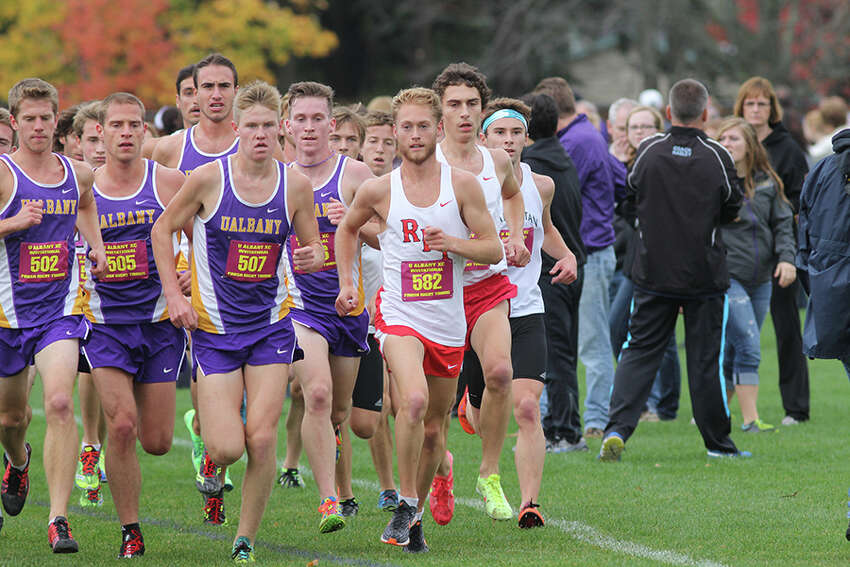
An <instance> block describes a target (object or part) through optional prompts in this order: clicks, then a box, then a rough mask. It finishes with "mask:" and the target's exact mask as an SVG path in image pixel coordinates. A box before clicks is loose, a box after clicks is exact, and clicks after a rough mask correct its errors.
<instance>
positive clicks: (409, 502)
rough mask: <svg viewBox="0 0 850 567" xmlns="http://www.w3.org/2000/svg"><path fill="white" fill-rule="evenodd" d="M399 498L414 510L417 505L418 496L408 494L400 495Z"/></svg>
mask: <svg viewBox="0 0 850 567" xmlns="http://www.w3.org/2000/svg"><path fill="white" fill-rule="evenodd" d="M401 499H402V500H403V501H404V502H407V505H408V506H410V507H411V508H413V509H414V510H416V508H417V506H419V499H418V498H412V497H410V496H402V497H401Z"/></svg>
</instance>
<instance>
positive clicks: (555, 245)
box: [532, 173, 578, 284]
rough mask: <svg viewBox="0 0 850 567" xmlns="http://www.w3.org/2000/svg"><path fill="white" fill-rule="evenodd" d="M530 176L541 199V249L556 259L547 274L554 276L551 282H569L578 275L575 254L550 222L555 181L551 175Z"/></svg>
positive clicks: (534, 174)
mask: <svg viewBox="0 0 850 567" xmlns="http://www.w3.org/2000/svg"><path fill="white" fill-rule="evenodd" d="M532 176H533V177H534V183H535V184H536V185H537V190H538V191H540V198H541V199H542V200H543V219H542V221H543V251H544V252H546V253H547V254H549V255H550V256H552V257H553V258H557V259H558V260H557V262H555V265H554V266H552V269H551V270H549V274H550V275H553V276H555V277H553V278H552V283H553V284H556V283H564V284H571V283H573V282H574V281H575V280H576V277H578V265H577V262H576V257H575V254H573V253H572V250H570V249H569V247H568V246H567V244H566V242H564V237H563V236H561V233H560V232H558V229H557V228H555V225H554V224H552V197H553V196H554V195H555V183H554V182H553V181H552V178H551V177H547V176H545V175H537V174H536V173H533V174H532Z"/></svg>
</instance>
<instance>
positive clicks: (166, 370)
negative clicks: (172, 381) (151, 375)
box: [162, 368, 174, 374]
mask: <svg viewBox="0 0 850 567" xmlns="http://www.w3.org/2000/svg"><path fill="white" fill-rule="evenodd" d="M172 370H174V369H173V368H163V369H162V373H163V374H168V373H169V372H171V371H172Z"/></svg>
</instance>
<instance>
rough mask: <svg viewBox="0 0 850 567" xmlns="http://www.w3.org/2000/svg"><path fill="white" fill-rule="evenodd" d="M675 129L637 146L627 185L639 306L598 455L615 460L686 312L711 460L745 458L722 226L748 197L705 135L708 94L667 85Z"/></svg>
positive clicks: (694, 85)
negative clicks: (725, 354)
mask: <svg viewBox="0 0 850 567" xmlns="http://www.w3.org/2000/svg"><path fill="white" fill-rule="evenodd" d="M669 101H670V105H669V106H668V107H667V117H668V118H669V119H670V121H671V122H672V125H673V126H672V127H671V128H670V130H668V131H667V132H665V133H661V134H656V135H655V136H651V137H649V138H647V139H646V140H644V141H643V142H642V143H641V145H640V148H638V153H637V158H636V159H635V163H634V166H633V167H632V171H631V173H630V174H629V178H628V183H629V188H630V189H631V190H632V191H634V192H635V196H636V199H637V217H638V225H639V226H638V238H637V241H636V243H635V258H634V263H633V265H632V280H633V281H634V284H635V293H634V308H633V311H632V316H631V322H630V327H629V338H628V342H627V345H626V347H625V348H624V349H623V351H622V352H621V354H620V364H619V365H618V366H617V372H616V374H615V376H614V390H613V392H612V395H611V414H610V419H609V421H608V425H607V426H606V428H605V437H604V438H603V440H602V448H601V449H600V453H599V458H600V459H601V460H603V461H619V460H620V454H621V453H622V452H623V449H624V447H625V442H626V441H627V440H628V439H629V437H630V436H631V435H632V433H633V432H634V430H635V427H636V426H637V423H638V418H639V417H640V414H641V411H642V410H643V407H644V404H646V400H647V398H648V397H649V392H650V389H651V388H652V381H653V379H654V377H655V373H656V372H657V371H658V367H659V365H660V364H661V358H662V356H663V354H664V348H665V346H666V344H667V340H668V338H669V336H670V333H671V332H672V330H673V328H674V327H675V324H676V317H677V316H678V313H679V308H680V307H681V308H682V309H683V311H684V315H685V336H686V348H687V355H688V357H687V358H688V384H689V386H690V390H691V403H692V404H693V411H694V420H695V421H696V424H697V427H699V431H700V433H701V434H702V438H703V441H704V442H705V447H706V449H708V454H709V456H712V457H721V456H733V455H734V456H740V455H742V454H744V453H741V452H739V451H738V449H737V447H735V444H734V443H733V442H732V439H731V438H730V437H729V432H730V421H729V408H728V406H727V404H726V392H725V389H724V387H723V383H722V381H721V380H720V379H719V375H720V374H719V358H720V353H721V352H722V350H721V349H722V348H723V315H724V301H725V292H726V289H727V288H728V287H729V273H728V271H727V268H726V251H725V249H724V247H723V243H722V241H721V238H720V233H719V231H718V230H717V227H718V225H720V224H723V223H727V222H730V221H732V220H733V219H735V217H736V216H737V215H738V209H739V208H740V206H741V201H742V198H743V196H742V194H741V191H740V189H739V180H738V176H737V173H736V172H735V164H734V162H733V161H732V158H731V157H730V156H729V153H728V152H727V151H726V150H725V149H724V148H723V147H722V146H721V145H720V144H719V143H717V142H715V141H713V140H710V139H708V138H707V137H706V135H705V133H704V132H703V131H702V126H703V124H704V123H705V121H706V119H707V117H708V113H707V111H706V105H707V102H708V91H707V90H706V88H705V87H704V86H703V85H702V83H700V82H699V81H696V80H693V79H684V80H682V81H679V82H678V83H676V84H675V85H673V88H672V89H670V96H669Z"/></svg>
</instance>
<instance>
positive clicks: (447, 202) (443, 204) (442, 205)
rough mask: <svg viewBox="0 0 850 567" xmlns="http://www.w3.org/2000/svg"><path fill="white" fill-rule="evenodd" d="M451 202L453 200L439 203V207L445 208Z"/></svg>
mask: <svg viewBox="0 0 850 567" xmlns="http://www.w3.org/2000/svg"><path fill="white" fill-rule="evenodd" d="M452 201H454V199H449V200H448V201H446V202H445V203H440V206H441V207H445V206H446V205H448V204H449V203H451V202H452Z"/></svg>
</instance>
